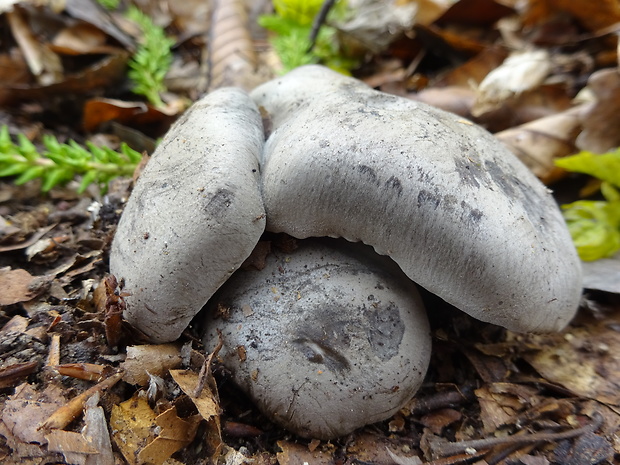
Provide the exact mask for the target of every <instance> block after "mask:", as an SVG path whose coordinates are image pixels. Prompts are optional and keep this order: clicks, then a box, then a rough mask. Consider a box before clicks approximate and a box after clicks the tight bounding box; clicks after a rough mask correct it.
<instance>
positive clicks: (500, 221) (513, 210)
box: [251, 66, 581, 332]
mask: <svg viewBox="0 0 620 465" xmlns="http://www.w3.org/2000/svg"><path fill="white" fill-rule="evenodd" d="M251 96H252V98H254V100H255V101H256V103H257V104H258V105H259V106H260V107H262V108H263V109H264V110H265V111H266V113H267V114H268V115H269V117H270V118H271V124H272V128H273V129H272V133H271V135H270V136H269V138H268V139H267V142H266V144H265V148H264V151H263V160H262V162H261V171H262V188H263V200H264V202H265V211H266V212H267V229H268V230H269V231H274V232H285V233H287V234H290V235H291V236H294V237H296V238H306V237H310V236H331V237H344V238H346V239H348V240H350V241H354V242H355V241H361V242H363V243H365V244H368V245H372V246H373V247H374V248H375V250H376V251H377V252H378V253H380V254H385V255H388V256H390V257H392V258H393V259H394V261H395V262H396V263H397V264H398V265H399V266H400V267H401V269H402V270H403V271H404V272H405V274H406V275H407V276H409V278H411V279H412V280H413V281H414V282H416V283H418V284H419V285H421V286H423V287H424V288H426V289H428V290H429V291H431V292H432V293H434V294H436V295H438V296H439V297H441V298H442V299H444V300H446V301H447V302H449V303H450V304H452V305H454V306H456V307H458V308H459V309H461V310H463V311H465V312H467V313H469V314H470V315H472V316H473V317H475V318H477V319H480V320H482V321H486V322H489V323H494V324H496V325H501V326H504V327H506V328H508V329H511V330H514V331H521V332H527V331H557V330H560V329H562V328H563V327H564V326H566V324H568V322H569V321H570V320H571V318H572V317H573V315H574V314H575V312H576V310H577V307H578V303H579V298H580V295H581V268H580V264H579V260H578V257H577V253H576V251H575V248H574V246H573V244H572V240H571V238H570V235H569V233H568V230H567V228H566V225H565V223H564V220H563V218H562V216H561V214H560V211H559V209H558V207H557V205H556V203H555V201H554V199H553V198H552V197H551V195H550V194H549V192H548V191H547V189H546V188H545V186H544V185H543V184H542V183H540V182H539V181H538V179H536V178H535V177H534V175H533V174H532V173H531V172H530V171H529V170H528V169H527V168H526V167H525V166H524V165H523V164H521V162H519V161H518V160H517V159H516V157H515V156H514V155H513V154H512V153H511V152H509V151H508V149H506V148H505V147H504V146H503V145H502V144H501V143H500V142H498V141H497V140H496V139H494V138H493V136H492V135H490V134H489V133H488V132H486V131H485V130H484V129H482V128H480V127H479V126H476V125H475V124H472V123H471V122H469V121H466V120H463V119H461V118H460V117H458V116H456V115H453V114H451V113H447V112H444V111H440V110H437V109H435V108H432V107H430V106H427V105H424V104H422V103H419V102H413V101H410V100H407V99H403V98H399V97H394V96H390V95H386V94H383V93H381V92H378V91H375V90H372V89H370V88H369V87H367V86H366V85H365V84H363V83H361V82H360V81H357V80H355V79H352V78H349V77H346V76H342V75H340V74H338V73H336V72H334V71H331V70H329V69H327V68H324V67H321V66H305V67H302V68H297V69H296V70H294V71H292V72H291V73H289V74H287V75H286V76H284V77H282V78H280V79H276V80H273V81H270V82H268V83H266V84H263V85H262V86H260V87H258V88H256V89H255V90H254V91H253V92H252V93H251Z"/></svg>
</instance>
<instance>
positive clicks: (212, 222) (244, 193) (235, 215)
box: [110, 88, 265, 342]
mask: <svg viewBox="0 0 620 465" xmlns="http://www.w3.org/2000/svg"><path fill="white" fill-rule="evenodd" d="M263 141H264V135H263V129H262V123H261V117H260V115H259V113H258V109H257V108H256V105H255V104H254V102H252V100H251V99H250V98H249V97H248V95H247V94H246V93H245V92H243V91H241V90H239V89H231V88H225V89H220V90H217V91H215V92H213V93H211V94H209V95H207V96H206V97H205V98H203V99H202V100H200V101H198V102H196V103H195V104H194V105H193V106H192V107H191V108H190V109H189V110H188V111H187V112H186V113H185V114H184V115H183V116H182V117H181V118H180V119H179V120H178V121H177V122H176V123H175V125H174V127H173V128H172V129H171V130H170V131H169V132H168V133H167V134H166V136H165V137H164V139H163V141H162V142H161V144H160V145H159V146H158V148H157V150H156V151H155V153H154V154H153V156H152V158H151V160H150V161H149V163H148V165H147V166H146V168H145V169H144V172H143V173H142V175H141V176H140V178H139V179H138V182H137V183H136V186H135V188H134V190H133V192H132V194H131V197H130V198H129V201H128V202H127V205H126V207H125V210H124V212H123V215H122V217H121V220H120V222H119V225H118V228H117V230H116V235H115V237H114V241H113V243H112V249H111V252H110V272H111V273H112V274H114V275H115V276H116V277H117V278H118V279H119V280H120V279H121V278H123V279H124V281H125V290H126V291H127V292H128V293H129V294H130V295H129V296H128V297H126V298H125V300H126V303H127V310H126V311H125V318H126V319H127V320H128V321H129V323H131V324H132V325H133V326H134V327H136V328H138V329H140V330H141V331H142V332H144V333H145V334H146V335H147V336H148V337H149V338H150V339H151V340H152V341H154V342H166V341H172V340H175V339H177V338H178V337H179V335H180V334H181V332H182V331H183V330H184V329H185V328H186V327H187V325H188V324H189V322H190V320H191V319H192V318H193V317H194V316H195V315H196V313H198V312H199V311H200V309H201V308H202V306H203V305H204V304H205V303H206V302H207V300H208V299H209V297H211V296H212V295H213V293H214V292H215V291H216V290H217V288H219V287H220V286H221V285H222V284H223V283H224V282H225V281H226V280H227V279H228V277H229V276H230V275H232V273H233V272H234V271H235V270H236V269H237V268H238V267H239V266H240V265H241V264H242V263H243V261H244V260H245V259H246V258H247V257H248V255H250V253H251V252H252V249H253V248H254V246H255V245H256V243H257V242H258V240H259V239H260V236H261V234H262V233H263V232H264V228H265V219H264V217H265V211H264V209H263V202H262V198H261V194H260V188H259V176H260V174H259V166H258V158H259V154H260V151H261V149H262V146H263Z"/></svg>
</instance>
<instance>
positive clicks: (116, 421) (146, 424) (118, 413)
mask: <svg viewBox="0 0 620 465" xmlns="http://www.w3.org/2000/svg"><path fill="white" fill-rule="evenodd" d="M156 418H157V415H156V414H155V412H153V410H152V409H151V407H150V406H149V403H148V401H147V400H146V396H144V395H140V393H136V394H134V396H133V397H132V398H131V399H129V400H127V401H125V402H123V403H121V404H119V405H115V406H114V407H112V412H111V414H110V427H111V429H112V438H113V439H114V442H115V443H116V446H117V447H118V448H119V450H120V451H121V453H122V454H123V457H125V460H127V461H128V462H129V463H130V464H131V465H139V464H140V461H139V460H138V454H139V453H140V451H141V450H142V449H143V448H144V447H145V446H146V445H147V444H148V443H149V442H151V440H152V438H153V427H154V425H155V419H156Z"/></svg>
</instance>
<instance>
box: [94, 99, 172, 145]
mask: <svg viewBox="0 0 620 465" xmlns="http://www.w3.org/2000/svg"><path fill="white" fill-rule="evenodd" d="M177 110H179V109H177ZM177 110H174V109H171V108H166V109H165V111H164V110H163V109H158V108H154V107H152V106H150V105H147V104H145V103H144V102H133V101H132V102H128V101H125V100H117V99H109V98H93V99H90V100H88V101H87V102H86V103H85V104H84V114H83V116H82V126H83V127H84V129H85V130H86V131H88V132H92V131H95V130H96V129H97V128H98V127H99V126H101V125H103V124H104V123H106V122H109V121H116V122H119V123H121V124H126V125H129V126H131V127H134V128H143V129H145V132H146V133H147V134H150V135H154V136H160V135H161V134H163V133H164V132H166V130H167V129H168V128H169V127H170V125H171V124H172V122H173V121H174V119H175V115H176V114H177V113H178V111H177Z"/></svg>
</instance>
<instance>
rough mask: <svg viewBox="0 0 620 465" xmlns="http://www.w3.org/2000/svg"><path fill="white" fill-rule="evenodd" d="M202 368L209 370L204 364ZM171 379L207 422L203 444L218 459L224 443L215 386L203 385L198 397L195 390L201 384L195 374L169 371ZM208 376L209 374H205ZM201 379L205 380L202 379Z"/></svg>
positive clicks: (206, 364)
mask: <svg viewBox="0 0 620 465" xmlns="http://www.w3.org/2000/svg"><path fill="white" fill-rule="evenodd" d="M203 367H206V368H207V369H208V368H209V363H208V362H205V365H203ZM170 375H171V376H172V379H174V381H175V382H176V383H177V384H178V385H179V387H180V388H181V390H182V391H183V392H184V393H185V394H186V395H187V396H188V397H189V398H190V399H191V400H192V402H193V403H194V405H195V406H196V408H197V409H198V413H200V415H201V416H202V418H204V419H205V420H206V421H207V431H206V438H205V440H204V444H205V446H206V447H207V449H208V451H209V455H210V456H211V457H219V456H220V455H221V454H222V450H223V447H224V442H223V441H222V428H221V424H220V412H221V409H220V402H219V397H218V394H217V391H216V390H215V389H216V388H215V386H212V385H211V384H212V383H209V382H207V383H204V384H205V385H204V386H202V389H200V392H199V393H198V395H196V390H197V388H198V387H199V385H201V384H203V383H201V378H200V376H199V375H198V374H197V373H194V372H193V371H189V370H170ZM206 375H209V373H206ZM202 379H205V378H204V377H203V378H202Z"/></svg>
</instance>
